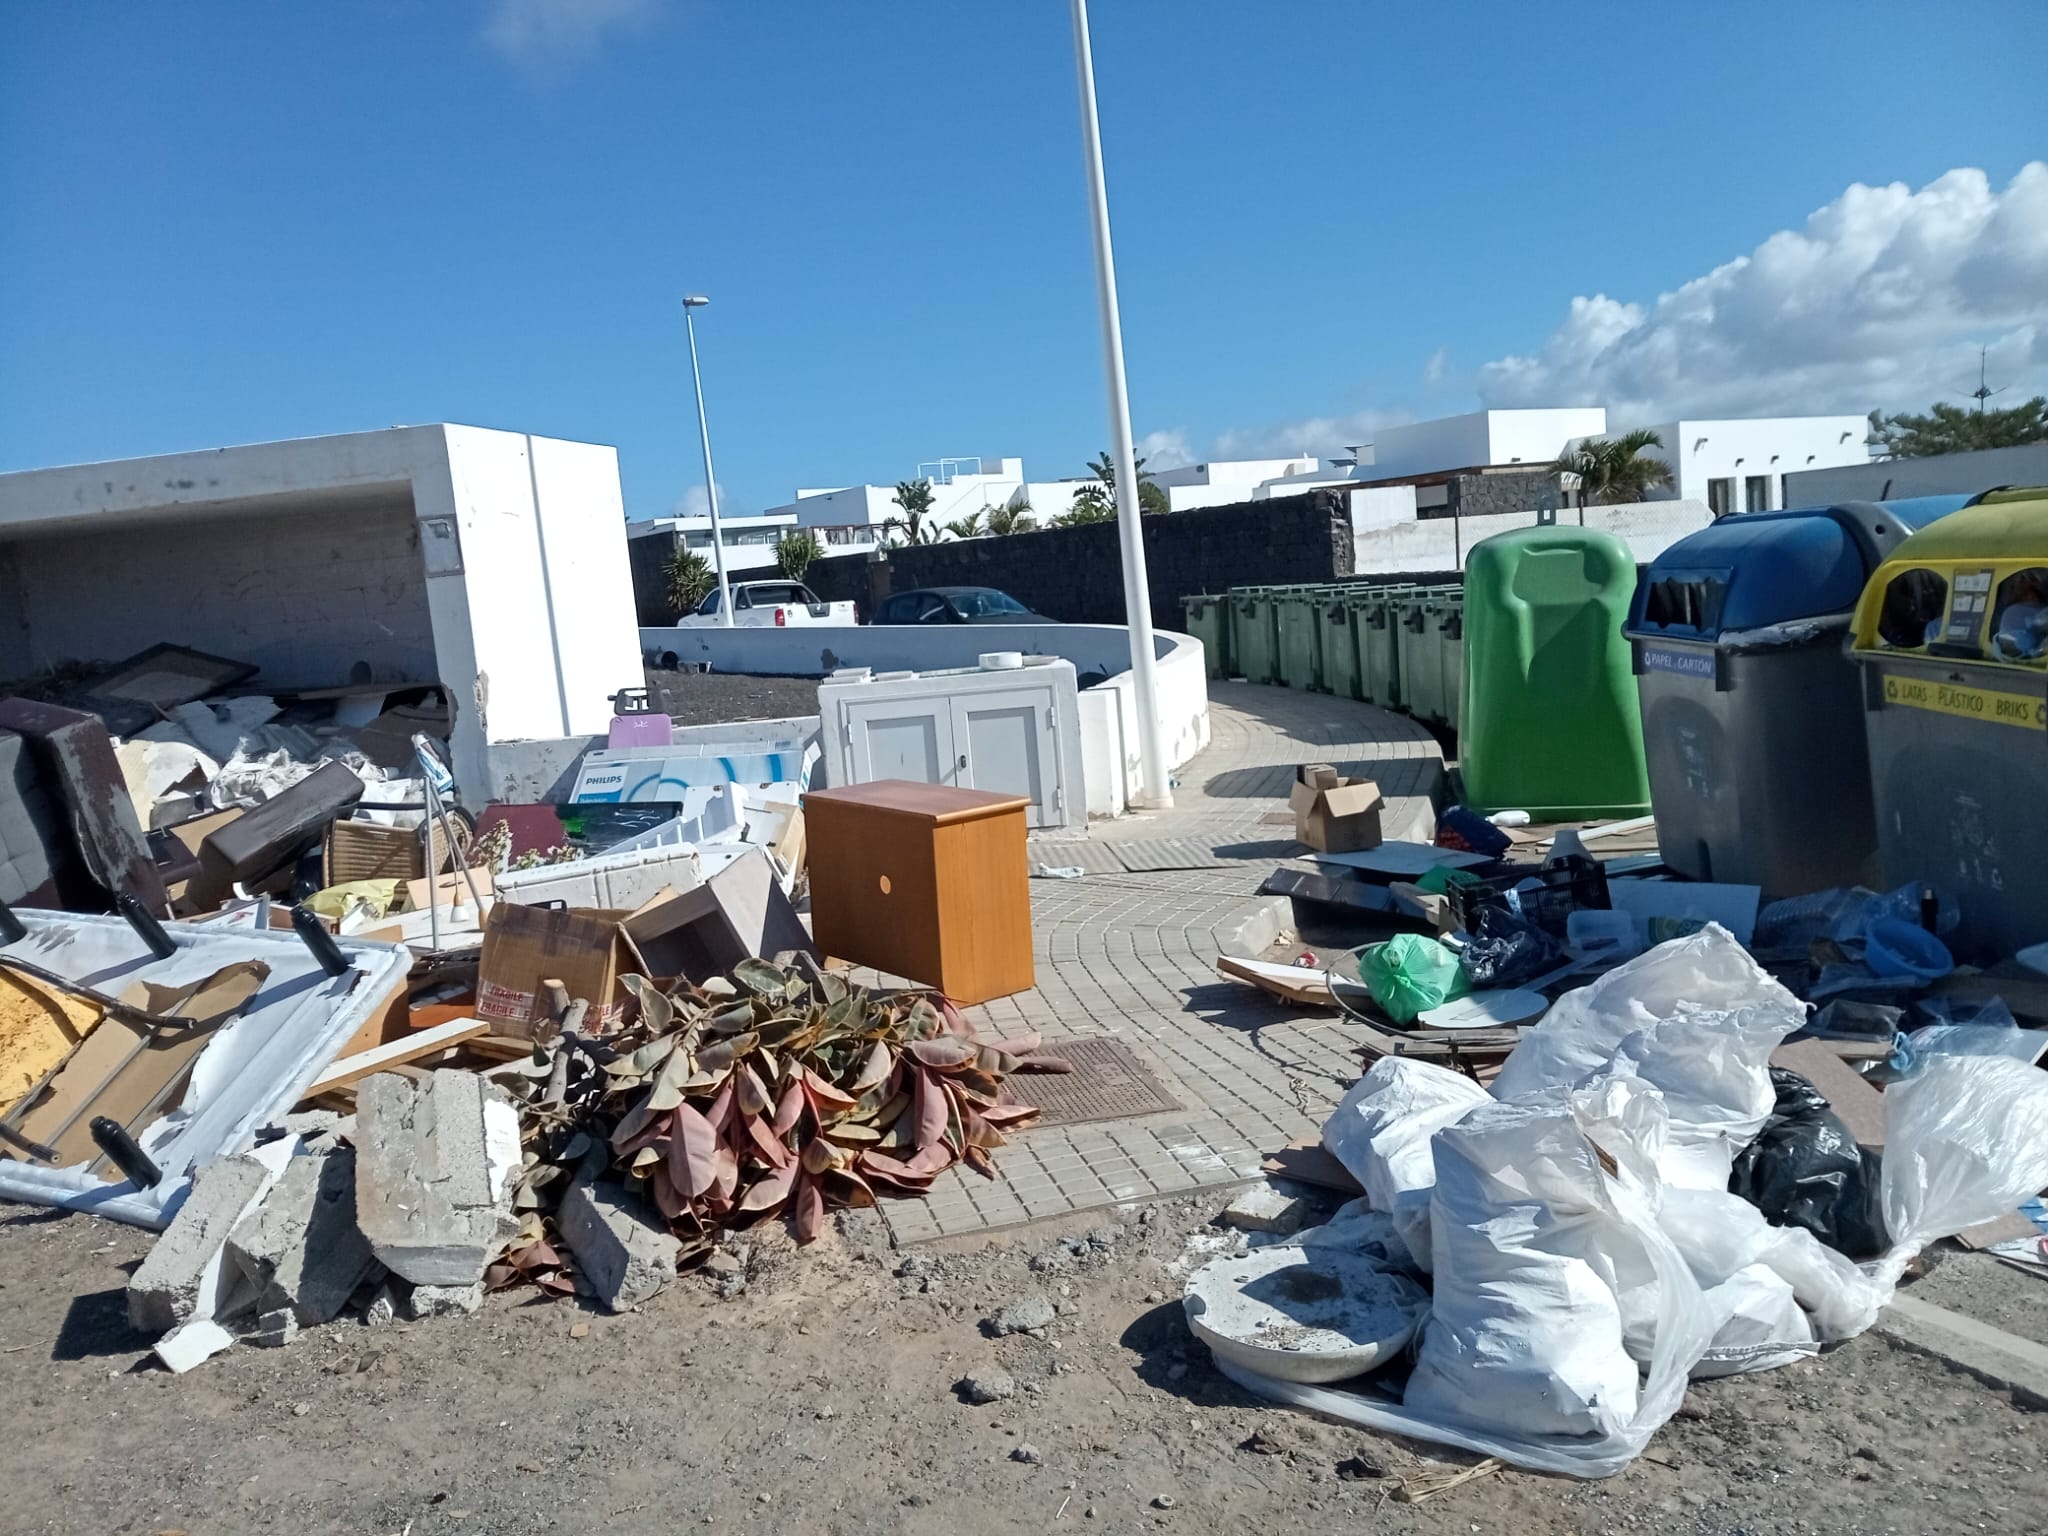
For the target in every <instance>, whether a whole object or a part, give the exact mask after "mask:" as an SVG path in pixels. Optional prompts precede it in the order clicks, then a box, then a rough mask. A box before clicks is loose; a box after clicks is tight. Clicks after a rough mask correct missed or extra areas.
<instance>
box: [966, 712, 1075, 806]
mask: <svg viewBox="0 0 2048 1536" xmlns="http://www.w3.org/2000/svg"><path fill="white" fill-rule="evenodd" d="M951 703H952V706H953V709H952V735H953V744H954V749H955V753H956V756H955V758H954V762H955V763H956V764H957V766H958V769H959V777H958V778H957V779H954V780H949V781H948V782H951V783H957V784H960V785H963V786H965V787H967V788H972V789H992V790H998V791H1001V792H1003V793H1006V794H1013V795H1022V796H1023V797H1024V798H1025V799H1027V800H1029V801H1030V802H1031V808H1030V809H1029V810H1028V811H1026V812H1025V815H1024V819H1025V824H1026V825H1027V826H1033V827H1056V826H1059V825H1061V824H1062V823H1063V822H1064V821H1065V820H1066V814H1065V811H1066V807H1065V806H1064V804H1063V803H1062V800H1063V791H1062V789H1061V786H1060V757H1059V748H1058V731H1057V728H1056V726H1055V723H1054V721H1055V716H1054V713H1053V696H1052V690H1051V689H1050V688H1045V687H1036V688H1032V687H1023V688H1001V689H988V690H979V689H978V690H976V691H974V692H971V693H960V694H956V695H955V696H954V697H953V699H952V700H951Z"/></svg>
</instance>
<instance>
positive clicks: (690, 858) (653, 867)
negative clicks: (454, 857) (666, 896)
mask: <svg viewBox="0 0 2048 1536" xmlns="http://www.w3.org/2000/svg"><path fill="white" fill-rule="evenodd" d="M703 878H704V876H703V868H702V865H701V863H700V861H699V859H698V857H697V848H696V845H695V844H693V843H682V844H678V845H676V846H674V847H668V848H635V849H631V850H628V851H627V852H624V853H617V852H613V853H601V854H599V855H598V856H597V857H596V858H594V859H578V860H577V861H576V862H575V863H573V864H543V865H540V866H539V867H537V868H534V869H521V870H514V871H512V872H511V873H509V874H503V875H499V876H498V877H497V887H498V895H499V896H501V897H502V898H503V899H505V900H506V901H516V902H518V903H520V904H521V905H522V906H528V907H534V906H541V905H544V904H546V903H548V902H552V901H562V902H567V903H568V904H569V905H570V906H572V907H595V908H599V909H601V910H609V911H625V912H631V911H633V910H635V909H636V908H638V907H643V906H645V905H646V904H647V903H648V902H650V901H652V900H653V899H654V898H655V897H656V896H658V895H660V894H661V892H662V891H663V890H664V889H665V888H667V889H674V890H676V891H692V890H695V889H696V888H697V887H698V886H699V885H701V884H702V883H703Z"/></svg>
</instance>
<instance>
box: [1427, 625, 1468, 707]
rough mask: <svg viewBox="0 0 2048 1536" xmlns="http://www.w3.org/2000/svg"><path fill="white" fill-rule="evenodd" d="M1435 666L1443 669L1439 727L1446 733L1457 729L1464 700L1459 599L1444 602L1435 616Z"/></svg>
mask: <svg viewBox="0 0 2048 1536" xmlns="http://www.w3.org/2000/svg"><path fill="white" fill-rule="evenodd" d="M1433 638H1434V639H1435V641H1436V646H1437V665H1438V666H1439V667H1441V668H1442V669H1443V705H1444V713H1443V720H1442V724H1443V725H1444V726H1445V727H1446V728H1447V729H1449V730H1453V731H1455V730H1456V729H1457V728H1458V716H1459V712H1460V710H1461V708H1462V706H1463V703H1464V698H1465V600H1464V598H1462V597H1457V598H1446V599H1444V603H1443V607H1442V608H1441V609H1440V610H1439V611H1438V613H1437V621H1436V634H1435V636H1434V637H1433Z"/></svg>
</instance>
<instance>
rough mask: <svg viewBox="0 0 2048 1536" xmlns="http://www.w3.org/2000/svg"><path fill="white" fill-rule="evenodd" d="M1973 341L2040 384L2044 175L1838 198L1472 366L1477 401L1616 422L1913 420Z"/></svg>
mask: <svg viewBox="0 0 2048 1536" xmlns="http://www.w3.org/2000/svg"><path fill="white" fill-rule="evenodd" d="M1980 345H1984V346H1988V347H1989V348H1990V356H1989V369H1990V372H1991V374H1992V381H1991V382H1992V383H1993V385H1994V386H1996V385H1998V384H1999V383H2001V382H2003V383H2005V384H2007V385H2009V386H2011V389H2012V393H2013V394H2014V395H2015V396H2023V395H2026V394H2033V393H2036V392H2038V391H2040V390H2041V389H2043V387H2044V386H2048V164H2043V163H2042V162H2039V161H2035V162H2033V163H2032V164H2029V165H2027V166H2025V167H2024V168H2022V169H2021V170H2020V172H2019V174H2018V175H2016V176H2014V177H2013V179H2012V181H2011V183H2010V184H2009V185H2008V186H2007V187H2006V188H2005V189H2004V190H2003V191H1998V190H1995V189H1994V188H1993V187H1992V185H1991V181H1990V178H1989V177H1988V176H1986V175H1985V173H1984V172H1983V171H1981V170H1972V169H1967V168H1966V169H1960V170H1953V171H1950V172H1948V174H1946V175H1944V176H1942V177H1940V178H1938V179H1937V180H1935V181H1932V182H1929V183H1928V184H1927V185H1926V186H1924V187H1922V188H1920V189H1919V190H1918V191H1917V192H1916V191H1914V190H1912V189H1911V188H1909V187H1907V186H1906V185H1905V184H1904V183H1901V182H1894V183H1893V184H1891V185H1890V186H1884V187H1866V186H1863V185H1861V184H1858V185H1855V186H1851V187H1850V188H1849V189H1848V190H1847V191H1846V192H1844V193H1843V194H1842V195H1841V196H1840V197H1838V198H1836V199H1835V201H1833V202H1832V203H1829V204H1828V205H1827V206H1826V207H1824V208H1822V209H1820V210H1819V211H1818V212H1816V213H1815V214H1814V215H1813V216H1812V217H1811V218H1809V219H1808V220H1807V221H1806V223H1805V225H1804V227H1802V228H1800V229H1796V230H1781V231H1779V232H1778V233H1777V234H1774V235H1772V236H1771V237H1770V238H1769V239H1768V240H1765V241H1764V242H1763V243H1762V244H1761V245H1759V246H1758V247H1757V248H1756V249H1755V250H1754V251H1752V252H1751V253H1750V254H1749V255H1747V256H1739V257H1737V258H1736V259H1735V260H1733V261H1731V262H1728V263H1727V264H1726V265H1724V266H1720V267H1716V268H1715V269H1714V270H1713V271H1711V272H1709V273H1707V274H1706V275H1705V276H1704V277H1699V278H1695V279H1693V280H1692V281H1691V282H1689V283H1686V284H1685V285H1684V286H1682V287H1680V288H1679V289H1677V290H1676V291H1675V292H1672V293H1666V294H1662V295H1659V296H1658V298H1657V299H1656V301H1655V302H1654V303H1652V304H1649V305H1644V304H1639V303H1632V302H1626V301H1623V300H1620V299H1615V298H1610V297H1609V296H1607V295H1606V294H1595V295H1594V296H1593V297H1591V298H1585V297H1579V298H1575V299H1573V300H1572V302H1571V308H1570V310H1569V312H1568V313H1567V314H1566V316H1565V319H1564V321H1563V323H1562V324H1561V325H1559V326H1558V328H1557V329H1556V330H1555V331H1554V332H1552V333H1551V335H1550V337H1549V339H1548V340H1546V341H1545V342H1544V343H1543V346H1542V348H1541V350H1540V351H1538V352H1537V353H1535V354H1534V355H1533V356H1509V357H1503V358H1500V359H1499V360H1497V361H1495V362H1491V363H1488V364H1486V365H1485V366H1484V367H1483V368H1481V369H1480V370H1479V394H1480V397H1481V398H1482V399H1483V400H1484V401H1485V403H1486V404H1487V405H1489V406H1496V407H1499V406H1520V405H1530V406H1547V405H1580V404H1594V405H1605V406H1606V407H1607V409H1608V415H1609V417H1610V419H1611V420H1614V421H1616V422H1617V423H1625V422H1631V421H1645V420H1658V419H1665V418H1670V417H1673V416H1678V415H1695V416H1710V415H1730V416H1736V415H1780V414H1786V415H1790V414H1808V413H1827V412H1835V411H1843V412H1847V411H1865V410H1869V409H1871V408H1872V407H1878V408H1882V409H1887V410H1892V409H1924V408H1925V407H1926V406H1927V405H1928V404H1929V403H1930V402H1932V401H1934V400H1938V399H1946V400H1960V399H1962V398H1963V396H1964V394H1965V393H1966V392H1967V391H1968V390H1969V389H1971V388H1973V387H1974V386H1975V384H1976V380H1977V348H1978V347H1979V346H1980Z"/></svg>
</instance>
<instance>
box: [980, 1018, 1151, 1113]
mask: <svg viewBox="0 0 2048 1536" xmlns="http://www.w3.org/2000/svg"><path fill="white" fill-rule="evenodd" d="M1039 1054H1041V1055H1045V1056H1057V1057H1059V1058H1061V1059H1062V1060H1063V1061H1070V1062H1072V1063H1073V1065H1074V1070H1073V1071H1071V1072H1016V1073H1012V1074H1011V1075H1010V1076H1009V1077H1006V1078H1004V1079H1003V1087H1004V1088H1006V1089H1007V1090H1008V1091H1009V1094H1010V1097H1012V1098H1013V1099H1016V1100H1017V1101H1018V1102H1020V1103H1023V1104H1036V1105H1037V1106H1038V1107H1039V1109H1040V1110H1041V1111H1043V1113H1042V1114H1040V1115H1039V1117H1038V1118H1037V1119H1036V1120H1034V1121H1032V1122H1031V1126H1029V1127H1026V1129H1031V1128H1034V1127H1037V1126H1041V1125H1084V1124H1086V1123H1088V1122H1089V1121H1091V1120H1135V1119H1137V1118H1138V1117H1139V1116H1140V1115H1156V1114H1158V1113H1160V1112H1161V1111H1162V1110H1169V1109H1179V1108H1180V1107H1181V1106H1180V1101H1179V1100H1177V1099H1174V1098H1171V1097H1169V1096H1168V1094H1167V1092H1166V1089H1165V1088H1164V1087H1163V1086H1161V1084H1160V1082H1159V1079H1158V1078H1156V1077H1154V1076H1153V1075H1152V1073H1151V1072H1150V1071H1149V1070H1148V1069H1147V1068H1146V1066H1145V1064H1144V1063H1143V1062H1142V1061H1140V1060H1139V1059H1138V1053H1137V1052H1136V1051H1134V1050H1132V1049H1131V1048H1130V1047H1129V1046H1128V1045H1125V1044H1124V1043H1123V1042H1122V1041H1121V1040H1103V1039H1087V1040H1051V1041H1047V1042H1046V1043H1045V1044H1044V1045H1042V1046H1040V1047H1039Z"/></svg>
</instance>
